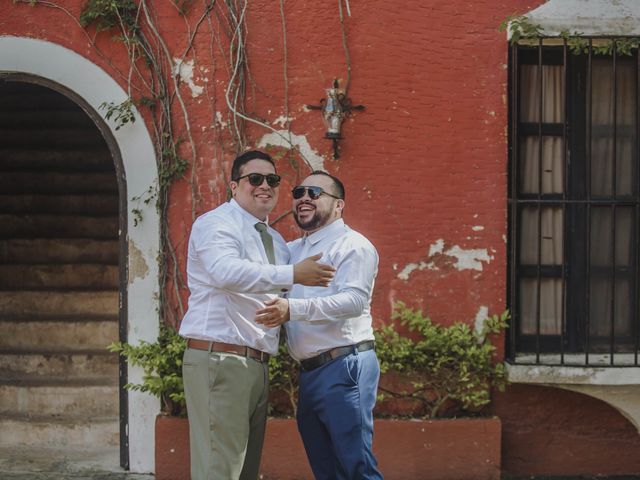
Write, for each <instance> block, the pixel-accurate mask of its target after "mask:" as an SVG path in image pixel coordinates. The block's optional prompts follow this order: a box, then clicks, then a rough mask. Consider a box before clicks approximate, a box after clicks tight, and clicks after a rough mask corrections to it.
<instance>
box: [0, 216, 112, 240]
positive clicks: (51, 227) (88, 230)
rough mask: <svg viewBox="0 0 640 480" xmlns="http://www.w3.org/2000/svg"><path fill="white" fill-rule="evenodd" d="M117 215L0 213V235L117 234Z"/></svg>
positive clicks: (83, 235) (69, 235)
mask: <svg viewBox="0 0 640 480" xmlns="http://www.w3.org/2000/svg"><path fill="white" fill-rule="evenodd" d="M118 221H119V219H118V216H117V215H115V216H104V217H98V216H88V215H53V214H51V215H47V214H42V215H15V214H2V213H0V238H4V239H9V238H42V237H45V236H46V238H93V239H106V238H111V239H113V238H117V237H118Z"/></svg>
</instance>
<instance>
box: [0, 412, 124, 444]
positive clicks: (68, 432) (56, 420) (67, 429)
mask: <svg viewBox="0 0 640 480" xmlns="http://www.w3.org/2000/svg"><path fill="white" fill-rule="evenodd" d="M0 432H2V435H0V447H10V446H15V445H25V446H30V447H58V448H63V447H67V448H86V446H87V445H92V446H94V447H96V448H97V447H100V446H108V445H112V446H117V445H119V442H120V437H119V432H120V425H119V422H118V417H117V416H109V417H93V418H88V417H86V416H77V417H69V416H65V417H61V418H60V417H56V416H53V415H48V416H47V415H42V416H37V417H34V416H30V417H22V418H20V417H16V416H12V415H3V416H0Z"/></svg>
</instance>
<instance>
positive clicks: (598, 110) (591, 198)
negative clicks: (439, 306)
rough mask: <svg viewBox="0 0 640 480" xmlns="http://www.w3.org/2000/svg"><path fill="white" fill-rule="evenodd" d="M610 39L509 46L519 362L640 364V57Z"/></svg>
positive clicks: (514, 351) (511, 351)
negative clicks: (577, 47) (605, 48)
mask: <svg viewBox="0 0 640 480" xmlns="http://www.w3.org/2000/svg"><path fill="white" fill-rule="evenodd" d="M602 42H609V44H612V43H611V41H610V40H607V39H587V40H586V41H585V42H584V47H583V48H582V49H581V51H580V52H579V53H578V54H576V53H574V52H573V51H571V49H570V48H569V47H568V46H567V43H566V41H565V42H558V41H557V40H555V41H553V40H551V41H549V40H539V41H537V42H536V43H535V44H532V45H516V46H513V47H512V49H511V51H510V79H509V82H510V148H509V152H510V172H509V175H510V181H509V229H510V235H509V252H510V254H509V256H510V268H509V286H510V291H509V307H510V309H511V312H512V327H511V329H510V334H509V338H508V358H509V360H510V361H511V362H512V363H528V364H551V365H563V364H566V365H571V364H574V365H575V364H577V365H595V364H597V365H610V366H621V365H638V344H639V319H640V315H639V308H640V303H639V301H638V300H639V298H640V292H639V290H640V279H639V277H638V275H639V272H640V264H639V259H640V255H639V253H640V252H639V251H638V249H639V248H640V185H639V184H640V182H639V168H638V137H639V135H638V112H639V105H638V101H639V100H638V99H639V94H638V89H639V82H638V77H639V70H640V58H639V56H638V50H637V49H632V50H631V51H630V52H624V53H625V54H621V53H620V52H617V51H616V47H615V46H614V47H613V48H612V51H609V52H607V53H600V51H601V50H602V49H598V48H597V46H598V45H599V44H601V43H602ZM612 45H615V43H613V44H612ZM629 53H630V55H629Z"/></svg>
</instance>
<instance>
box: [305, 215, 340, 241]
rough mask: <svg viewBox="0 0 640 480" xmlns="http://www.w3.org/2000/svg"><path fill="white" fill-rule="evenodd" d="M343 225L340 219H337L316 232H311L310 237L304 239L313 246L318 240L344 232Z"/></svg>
mask: <svg viewBox="0 0 640 480" xmlns="http://www.w3.org/2000/svg"><path fill="white" fill-rule="evenodd" d="M344 228H345V224H344V220H343V219H342V218H338V219H337V220H334V221H333V222H331V223H330V224H329V225H327V226H325V227H322V228H321V229H320V230H318V231H317V232H313V233H312V234H311V235H307V236H306V237H305V239H306V241H307V242H311V243H313V244H314V245H315V244H316V243H318V242H319V241H320V240H323V239H325V238H327V237H330V236H333V235H335V234H336V233H338V232H339V231H340V230H344Z"/></svg>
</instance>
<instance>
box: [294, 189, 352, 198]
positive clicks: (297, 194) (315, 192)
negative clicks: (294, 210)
mask: <svg viewBox="0 0 640 480" xmlns="http://www.w3.org/2000/svg"><path fill="white" fill-rule="evenodd" d="M305 193H308V194H309V198H310V199H311V200H317V199H319V198H320V195H329V196H330V197H333V198H336V199H338V200H342V199H341V198H340V197H336V196H335V195H332V194H330V193H329V192H325V191H324V189H323V188H322V187H302V186H298V187H294V189H293V190H291V194H292V195H293V198H294V199H296V200H298V199H299V198H302V197H304V194H305Z"/></svg>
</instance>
